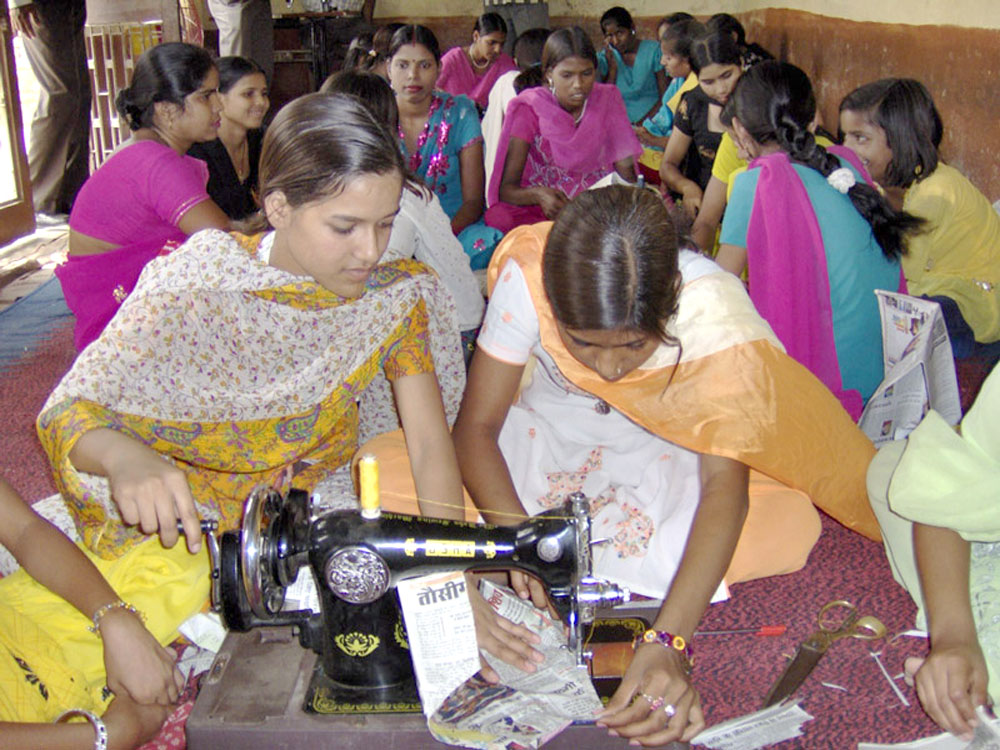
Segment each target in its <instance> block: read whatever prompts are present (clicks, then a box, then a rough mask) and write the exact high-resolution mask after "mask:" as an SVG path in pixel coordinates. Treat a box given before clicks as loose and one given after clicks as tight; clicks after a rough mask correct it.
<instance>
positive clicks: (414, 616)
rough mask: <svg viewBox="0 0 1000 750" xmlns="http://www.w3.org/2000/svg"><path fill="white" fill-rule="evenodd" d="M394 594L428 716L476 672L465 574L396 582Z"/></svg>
mask: <svg viewBox="0 0 1000 750" xmlns="http://www.w3.org/2000/svg"><path fill="white" fill-rule="evenodd" d="M396 591H397V592H398V593H399V604H400V608H401V609H402V611H403V620H404V622H405V623H406V635H407V640H408V641H409V644H410V656H411V657H412V660H413V672H414V674H416V676H417V690H418V691H419V693H420V703H421V704H422V705H423V708H424V714H425V715H426V716H430V715H431V714H432V713H434V710H435V709H437V707H438V706H440V705H441V703H442V702H443V701H444V699H445V698H447V697H448V695H449V694H450V693H451V692H452V691H453V690H455V688H457V687H458V686H459V685H461V684H462V683H463V682H465V680H466V678H468V677H469V676H471V675H473V674H475V673H476V672H478V671H479V648H478V646H477V645H476V626H475V623H474V622H473V620H472V607H471V605H470V604H469V594H468V592H467V591H466V590H465V574H464V573H463V572H462V571H460V570H457V571H452V572H449V573H439V574H432V575H427V576H422V577H420V578H411V579H409V580H406V581H400V582H399V583H398V584H397V585H396Z"/></svg>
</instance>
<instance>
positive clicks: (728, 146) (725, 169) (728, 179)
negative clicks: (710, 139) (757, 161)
mask: <svg viewBox="0 0 1000 750" xmlns="http://www.w3.org/2000/svg"><path fill="white" fill-rule="evenodd" d="M816 143H818V144H819V145H820V146H822V147H823V148H829V147H830V146H832V145H833V141H831V140H830V139H829V138H827V137H826V136H822V135H817V136H816ZM746 168H747V163H746V161H744V160H743V159H741V158H740V155H739V153H738V152H737V150H736V142H735V141H734V140H733V137H732V136H731V135H730V134H729V131H728V130H727V131H726V132H725V133H723V134H722V141H721V142H720V143H719V150H718V151H716V152H715V161H714V162H712V177H715V178H716V179H718V180H721V181H722V182H724V183H726V201H727V202H728V201H729V196H730V195H732V193H733V182H734V181H735V180H736V175H738V174H740V172H745V171H746Z"/></svg>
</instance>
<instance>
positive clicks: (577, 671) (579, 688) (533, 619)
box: [427, 580, 602, 750]
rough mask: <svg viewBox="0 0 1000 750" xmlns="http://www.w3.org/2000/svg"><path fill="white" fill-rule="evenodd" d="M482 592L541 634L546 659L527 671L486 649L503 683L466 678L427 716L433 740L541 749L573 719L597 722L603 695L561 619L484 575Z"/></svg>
mask: <svg viewBox="0 0 1000 750" xmlns="http://www.w3.org/2000/svg"><path fill="white" fill-rule="evenodd" d="M480 591H481V593H482V594H483V596H484V597H485V598H486V601H487V602H489V603H490V605H491V606H492V607H493V609H494V610H496V612H497V613H498V614H499V615H501V616H502V617H506V618H507V619H509V620H511V621H512V622H514V623H517V624H520V625H524V626H525V627H527V628H528V629H530V630H531V631H532V632H534V633H537V634H538V635H539V637H540V638H541V642H540V643H539V644H538V645H537V646H536V648H537V649H538V650H539V651H541V652H542V653H543V654H544V655H545V660H544V661H543V662H542V663H541V664H540V665H538V669H537V670H536V671H535V672H524V671H522V670H520V669H518V668H516V667H512V666H510V665H508V664H504V663H503V662H501V661H500V660H499V659H496V658H494V657H492V656H491V655H489V654H486V653H484V654H483V656H484V658H485V659H486V660H487V661H488V662H489V664H490V666H491V667H493V668H494V669H495V670H496V671H497V674H498V675H499V676H500V682H499V683H498V684H491V683H488V682H486V681H485V680H483V679H482V677H481V676H480V675H475V676H473V677H472V678H471V679H469V680H466V681H465V682H464V684H463V685H461V686H460V687H459V688H458V689H457V690H455V691H454V692H453V693H452V694H451V695H449V696H448V698H447V699H446V700H445V702H444V703H443V704H442V705H441V707H440V708H438V710H437V711H436V712H435V713H434V715H433V716H431V717H430V719H429V720H428V722H427V726H428V728H429V729H430V730H431V734H433V735H434V737H435V739H437V740H438V741H440V742H445V743H447V744H450V745H461V746H464V747H471V748H481V749H482V750H501V749H507V748H514V747H518V748H538V747H541V746H542V744H544V743H545V742H546V741H548V740H549V739H551V738H552V737H554V736H556V735H557V734H559V732H561V731H562V730H563V729H565V728H566V727H568V726H569V725H570V724H571V723H573V722H574V721H593V719H594V715H595V713H596V711H597V710H599V709H600V708H601V705H602V704H601V700H600V698H598V697H597V693H596V691H595V690H594V686H593V684H592V683H591V682H590V677H589V675H588V674H587V670H586V669H584V668H582V667H579V666H577V664H576V659H575V657H574V656H573V654H572V653H571V652H570V650H569V648H568V647H567V643H566V635H565V633H564V631H563V625H562V623H560V622H554V621H553V620H551V619H550V618H549V616H548V615H547V613H545V612H543V611H541V610H539V609H536V608H535V607H534V606H533V605H532V604H531V603H530V602H528V601H525V600H523V599H521V598H520V597H519V596H517V594H516V593H514V592H513V591H512V590H511V589H509V588H507V587H504V586H499V585H497V584H494V583H492V582H490V581H487V580H483V581H481V582H480Z"/></svg>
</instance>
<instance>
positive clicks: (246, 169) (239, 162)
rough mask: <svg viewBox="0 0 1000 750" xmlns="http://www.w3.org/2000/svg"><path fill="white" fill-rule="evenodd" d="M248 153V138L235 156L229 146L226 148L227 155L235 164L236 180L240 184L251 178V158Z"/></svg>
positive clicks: (241, 144)
mask: <svg viewBox="0 0 1000 750" xmlns="http://www.w3.org/2000/svg"><path fill="white" fill-rule="evenodd" d="M223 145H225V144H223ZM248 152H249V142H248V141H247V139H246V138H244V139H243V140H242V142H241V143H240V145H239V148H238V149H237V150H236V153H235V154H234V153H233V152H232V151H230V150H229V146H226V153H228V154H229V159H230V161H232V163H233V169H234V170H236V179H238V180H239V181H240V182H243V181H244V180H245V179H246V178H247V177H249V176H250V158H249V154H248Z"/></svg>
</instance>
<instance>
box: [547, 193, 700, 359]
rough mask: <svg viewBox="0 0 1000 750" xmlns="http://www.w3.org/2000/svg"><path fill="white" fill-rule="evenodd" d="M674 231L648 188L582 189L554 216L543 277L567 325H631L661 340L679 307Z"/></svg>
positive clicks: (624, 327) (597, 327) (604, 328)
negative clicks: (582, 190)
mask: <svg viewBox="0 0 1000 750" xmlns="http://www.w3.org/2000/svg"><path fill="white" fill-rule="evenodd" d="M677 254H678V235H677V231H676V229H675V227H674V224H673V222H672V221H671V219H670V216H669V215H668V213H667V209H666V208H665V206H664V205H663V201H662V200H660V199H659V198H658V197H657V196H656V195H655V194H654V193H653V192H652V191H650V190H646V189H644V188H631V187H626V186H623V185H615V186H612V187H606V188H601V189H599V190H585V191H584V192H582V193H580V194H579V195H578V196H576V197H575V198H574V199H573V200H572V201H570V202H569V203H568V204H567V205H566V207H565V208H563V210H562V211H560V212H559V216H558V217H556V220H555V223H554V224H553V225H552V231H551V232H549V238H548V241H547V242H546V244H545V254H544V256H543V260H542V280H543V283H544V286H545V294H546V296H547V297H548V299H549V303H550V304H551V305H552V311H553V313H554V314H555V317H556V320H558V321H559V322H560V323H562V324H563V325H564V326H565V327H567V328H574V329H579V330H602V331H617V330H624V331H636V332H641V333H644V334H647V335H649V336H656V337H657V338H659V339H661V340H663V341H665V342H667V343H676V340H675V339H674V338H673V337H671V336H670V335H669V334H668V333H667V324H668V323H669V321H670V319H671V318H672V317H673V316H674V314H675V313H676V312H677V304H678V298H679V295H680V271H679V269H678V266H677Z"/></svg>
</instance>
